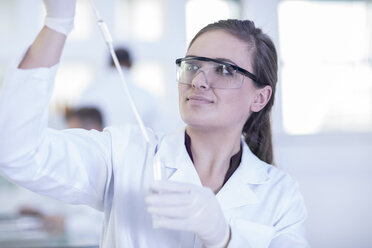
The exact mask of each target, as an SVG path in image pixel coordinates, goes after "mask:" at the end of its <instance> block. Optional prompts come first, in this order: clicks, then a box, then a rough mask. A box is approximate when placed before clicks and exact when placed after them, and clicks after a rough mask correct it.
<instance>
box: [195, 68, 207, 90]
mask: <svg viewBox="0 0 372 248" xmlns="http://www.w3.org/2000/svg"><path fill="white" fill-rule="evenodd" d="M191 85H192V87H195V88H199V89H205V90H207V89H209V83H208V78H207V74H206V72H205V71H203V70H200V71H198V72H197V73H196V75H195V77H194V78H193V80H192V82H191Z"/></svg>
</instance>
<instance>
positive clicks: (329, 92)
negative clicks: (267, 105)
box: [279, 1, 372, 134]
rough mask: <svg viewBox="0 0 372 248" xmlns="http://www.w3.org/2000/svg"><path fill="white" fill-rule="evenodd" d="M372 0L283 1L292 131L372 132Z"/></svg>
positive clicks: (286, 118) (287, 123) (285, 89)
mask: <svg viewBox="0 0 372 248" xmlns="http://www.w3.org/2000/svg"><path fill="white" fill-rule="evenodd" d="M371 30H372V8H371V3H368V1H330V2H324V1H283V2H281V4H280V5H279V39H280V55H281V62H282V64H281V66H282V74H281V86H282V103H283V105H282V111H283V125H284V128H285V130H286V131H287V132H288V133H290V134H313V133H322V132H336V131H347V132H371V131H372V64H371V61H372V56H371V55H372V31H371Z"/></svg>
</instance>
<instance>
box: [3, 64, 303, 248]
mask: <svg viewBox="0 0 372 248" xmlns="http://www.w3.org/2000/svg"><path fill="white" fill-rule="evenodd" d="M56 69H57V66H54V67H52V68H51V69H47V68H39V69H33V70H18V69H15V68H13V69H11V70H10V72H9V73H8V76H7V78H6V80H5V84H4V87H3V90H2V95H1V97H0V172H1V173H2V174H3V175H5V176H6V177H8V178H9V179H10V180H12V181H14V182H15V183H17V184H20V185H22V186H24V187H26V188H29V189H31V190H33V191H35V192H38V193H41V194H44V195H49V196H51V197H54V198H56V199H59V200H61V201H64V202H68V203H72V204H86V205H88V206H91V207H93V208H95V209H98V210H101V211H103V212H104V216H105V217H104V230H103V233H102V240H101V246H102V247H107V248H112V247H141V248H145V247H172V248H173V247H202V244H201V242H200V240H199V239H198V238H197V237H196V236H195V235H194V234H193V233H189V232H179V231H172V230H167V229H154V228H153V227H152V225H151V216H150V215H149V214H148V213H147V211H146V205H145V202H144V198H145V196H146V195H147V193H148V185H149V183H151V181H152V164H153V159H154V154H155V149H156V146H157V149H158V151H157V153H156V155H155V156H159V158H160V160H161V162H162V164H163V165H164V166H165V168H166V169H165V171H166V175H167V177H168V180H172V181H179V182H187V183H193V184H197V185H201V182H200V179H199V177H198V174H197V172H196V170H195V168H194V166H193V163H192V162H191V159H190V157H189V156H188V154H187V151H186V149H185V145H184V129H182V130H179V131H177V132H174V133H171V134H169V135H166V136H162V137H157V136H156V135H155V134H153V133H152V132H151V131H150V130H149V132H150V138H151V141H150V144H149V146H146V143H145V141H144V139H143V138H142V135H141V133H140V130H139V128H138V127H136V126H122V127H109V128H106V129H105V130H104V131H103V132H98V131H93V130H92V131H86V130H81V129H70V130H64V131H56V130H52V129H48V128H47V105H48V101H49V98H50V95H51V92H52V88H53V87H52V85H53V84H52V82H53V80H54V75H55V71H56ZM146 147H148V150H147V156H146ZM216 197H217V199H218V201H219V203H220V204H221V207H222V210H223V213H224V214H225V217H226V219H227V221H228V222H229V224H230V226H231V241H230V244H229V247H251V248H264V247H270V248H274V247H275V248H277V247H285V248H290V247H296V248H299V247H308V244H307V242H306V239H305V230H304V221H305V219H306V215H307V214H306V209H305V205H304V201H303V198H302V196H301V194H300V192H299V188H298V185H297V183H296V182H295V181H294V180H292V179H291V178H290V177H289V176H288V175H286V174H285V173H283V172H282V171H280V170H278V169H277V168H275V167H273V166H271V165H268V164H266V163H264V162H262V161H260V160H259V159H258V158H257V157H256V156H255V155H254V154H253V153H252V152H251V151H250V150H249V148H248V147H247V145H246V144H245V143H244V142H243V155H242V161H241V164H240V166H239V167H238V169H237V170H236V171H235V173H234V174H233V175H232V176H231V178H230V179H229V180H228V181H227V183H226V184H225V185H224V186H223V188H222V189H221V190H220V191H219V192H218V194H217V195H216ZM2 201H3V200H2Z"/></svg>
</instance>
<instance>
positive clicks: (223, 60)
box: [185, 54, 237, 66]
mask: <svg viewBox="0 0 372 248" xmlns="http://www.w3.org/2000/svg"><path fill="white" fill-rule="evenodd" d="M188 57H200V56H198V55H193V54H188V55H186V56H185V58H188ZM211 59H214V60H219V61H221V62H225V63H230V64H233V65H236V66H237V64H236V63H235V62H234V61H232V60H231V59H228V58H220V57H218V58H211Z"/></svg>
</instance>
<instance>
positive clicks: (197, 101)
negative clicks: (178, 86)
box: [187, 95, 213, 103]
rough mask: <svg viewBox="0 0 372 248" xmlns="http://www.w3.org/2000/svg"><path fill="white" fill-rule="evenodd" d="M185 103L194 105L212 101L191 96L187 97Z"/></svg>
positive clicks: (202, 97)
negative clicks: (193, 103) (188, 102)
mask: <svg viewBox="0 0 372 248" xmlns="http://www.w3.org/2000/svg"><path fill="white" fill-rule="evenodd" d="M187 101H191V102H196V103H213V101H212V100H209V99H208V98H206V97H204V96H196V95H191V96H189V97H187Z"/></svg>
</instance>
